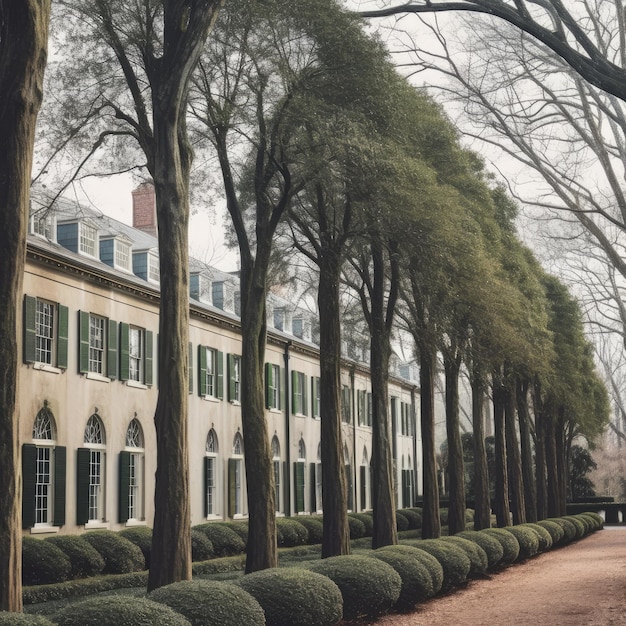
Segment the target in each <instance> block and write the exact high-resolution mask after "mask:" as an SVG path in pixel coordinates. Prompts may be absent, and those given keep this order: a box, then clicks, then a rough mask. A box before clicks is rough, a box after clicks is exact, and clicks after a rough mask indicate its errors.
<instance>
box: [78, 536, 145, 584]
mask: <svg viewBox="0 0 626 626" xmlns="http://www.w3.org/2000/svg"><path fill="white" fill-rule="evenodd" d="M82 537H83V538H84V539H85V541H87V542H88V543H90V544H91V545H92V546H93V547H94V548H95V549H96V550H97V551H98V552H99V553H100V556H101V557H102V558H103V559H104V569H103V570H102V573H103V574H128V573H130V572H139V571H141V570H143V569H145V567H146V560H145V559H144V558H143V552H142V551H141V550H140V549H139V548H138V547H137V546H136V545H135V544H134V543H132V542H131V541H129V540H128V539H124V537H122V536H120V534H119V533H115V532H113V531H112V530H93V531H90V532H88V533H85V534H84V535H82Z"/></svg>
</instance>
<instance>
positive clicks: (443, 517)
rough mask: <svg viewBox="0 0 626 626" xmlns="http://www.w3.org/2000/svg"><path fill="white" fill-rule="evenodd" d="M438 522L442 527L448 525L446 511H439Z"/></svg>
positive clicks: (444, 509)
mask: <svg viewBox="0 0 626 626" xmlns="http://www.w3.org/2000/svg"><path fill="white" fill-rule="evenodd" d="M439 521H440V522H441V525H442V526H447V525H448V509H446V508H443V509H439Z"/></svg>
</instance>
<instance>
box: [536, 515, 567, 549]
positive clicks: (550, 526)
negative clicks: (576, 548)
mask: <svg viewBox="0 0 626 626" xmlns="http://www.w3.org/2000/svg"><path fill="white" fill-rule="evenodd" d="M537 526H541V528H545V529H546V530H547V531H548V532H549V533H550V536H551V537H552V545H553V546H560V545H562V542H563V540H564V536H565V531H564V530H563V528H561V525H560V524H557V523H556V522H555V521H553V520H547V519H543V520H540V521H538V522H537Z"/></svg>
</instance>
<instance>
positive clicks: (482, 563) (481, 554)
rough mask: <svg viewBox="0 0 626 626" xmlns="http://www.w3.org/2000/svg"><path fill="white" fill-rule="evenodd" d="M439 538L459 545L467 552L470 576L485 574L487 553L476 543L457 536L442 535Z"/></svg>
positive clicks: (487, 560)
mask: <svg viewBox="0 0 626 626" xmlns="http://www.w3.org/2000/svg"><path fill="white" fill-rule="evenodd" d="M441 540H442V541H447V542H448V543H452V544H454V545H457V546H459V548H461V549H462V550H463V551H464V552H465V554H467V556H468V558H469V560H470V571H469V575H470V576H484V575H485V573H486V572H487V567H489V559H488V558H487V553H486V552H485V551H484V550H483V549H482V548H481V547H480V546H479V545H478V544H477V543H475V542H473V541H469V539H465V538H463V537H458V536H452V537H442V538H441Z"/></svg>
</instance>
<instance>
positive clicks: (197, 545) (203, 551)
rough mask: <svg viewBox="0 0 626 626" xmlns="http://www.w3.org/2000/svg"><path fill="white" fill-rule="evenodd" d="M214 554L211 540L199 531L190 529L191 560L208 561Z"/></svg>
mask: <svg viewBox="0 0 626 626" xmlns="http://www.w3.org/2000/svg"><path fill="white" fill-rule="evenodd" d="M214 556H215V550H214V549H213V544H212V543H211V540H210V539H209V538H208V537H207V536H206V535H205V534H204V533H203V532H201V531H199V530H194V529H193V528H192V529H191V560H192V561H208V560H209V559H212V558H213V557H214Z"/></svg>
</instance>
